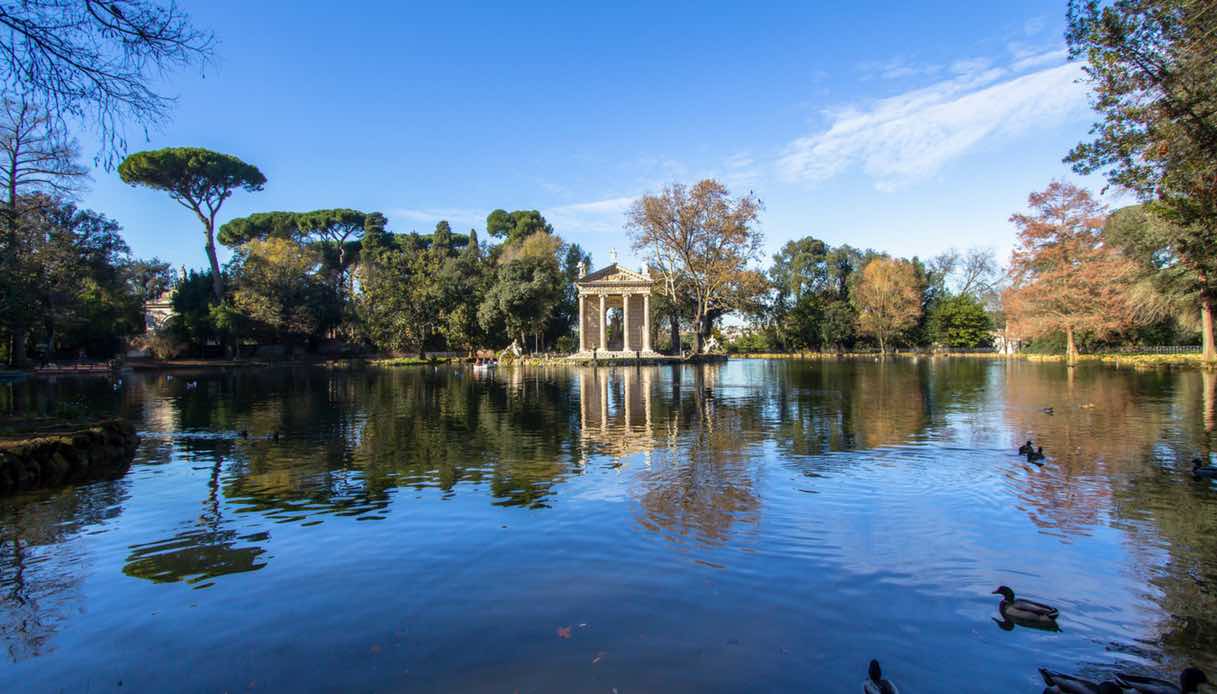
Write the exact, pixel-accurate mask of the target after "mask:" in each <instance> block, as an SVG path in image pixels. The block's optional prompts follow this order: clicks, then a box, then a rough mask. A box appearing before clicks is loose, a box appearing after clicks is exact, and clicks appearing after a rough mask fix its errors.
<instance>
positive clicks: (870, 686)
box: [862, 660, 900, 694]
mask: <svg viewBox="0 0 1217 694" xmlns="http://www.w3.org/2000/svg"><path fill="white" fill-rule="evenodd" d="M862 694H900V690H899V689H897V688H896V685H895V684H892V681H891V680H889V679H884V677H883V670H882V668H880V667H879V661H878V660H871V661H870V667H869V668H867V671H866V681H864V682H863V683H862Z"/></svg>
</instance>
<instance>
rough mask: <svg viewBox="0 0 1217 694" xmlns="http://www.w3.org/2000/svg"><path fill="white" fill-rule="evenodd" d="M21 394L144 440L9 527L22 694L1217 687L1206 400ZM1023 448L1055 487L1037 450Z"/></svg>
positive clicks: (575, 379) (3, 576) (744, 375)
mask: <svg viewBox="0 0 1217 694" xmlns="http://www.w3.org/2000/svg"><path fill="white" fill-rule="evenodd" d="M187 378H191V379H197V381H198V388H197V389H195V390H187V389H186V380H187ZM4 388H6V390H3V391H0V407H3V408H5V409H7V410H10V411H12V410H20V411H25V410H38V409H42V410H46V409H47V408H49V407H51V405H50V403H51V402H52V401H53V400H55V399H58V400H59V401H78V402H80V403H82V404H86V405H88V406H89V407H91V408H92V409H94V410H96V411H110V412H117V413H121V414H123V415H125V416H127V417H129V418H131V419H132V420H134V421H135V422H136V423H137V426H138V428H139V429H140V430H141V432H142V435H143V437H144V438H143V443H142V444H141V446H140V448H139V451H138V453H137V454H136V460H135V464H134V466H133V467H132V469H131V471H130V472H129V473H128V474H127V475H126V476H124V477H123V478H121V479H119V480H116V481H102V482H95V483H92V484H88V485H83V486H80V487H76V488H69V489H64V490H58V491H54V492H42V493H37V494H27V495H23V496H19V497H10V498H6V499H0V592H2V595H0V642H2V645H3V648H4V651H5V652H4V653H3V654H0V658H2V663H0V691H17V690H28V691H61V690H63V691H106V690H115V689H118V688H119V687H122V688H123V689H124V690H126V691H169V690H189V691H226V690H227V691H240V690H246V689H257V690H272V691H276V690H278V691H314V690H315V691H326V690H329V691H335V690H362V691H371V690H375V691H404V690H420V691H458V690H461V691H469V690H473V691H514V690H519V691H521V692H524V691H563V692H566V691H591V692H609V691H612V690H613V689H614V688H615V689H616V690H617V691H618V692H622V693H623V694H624V693H625V692H633V691H742V690H753V691H755V690H783V689H791V690H794V689H798V690H803V691H856V690H857V689H858V686H859V683H860V682H861V680H862V679H863V677H864V675H865V669H866V663H867V661H868V660H869V659H870V658H872V657H875V658H879V659H880V660H881V661H882V662H883V664H884V669H885V670H886V671H887V672H888V673H889V674H890V675H891V676H892V677H893V678H894V679H895V680H896V681H897V683H898V684H899V685H900V686H901V689H902V691H905V692H941V691H969V692H971V691H994V692H997V691H1002V692H1004V691H1027V692H1031V691H1039V690H1040V689H1042V684H1040V683H1039V679H1038V675H1037V674H1036V668H1037V667H1038V666H1041V665H1042V666H1048V667H1052V668H1055V669H1062V670H1068V671H1076V672H1083V673H1095V672H1103V671H1106V670H1109V669H1111V668H1115V667H1119V668H1125V669H1132V670H1141V671H1150V672H1163V671H1176V672H1177V670H1178V669H1179V668H1180V667H1182V666H1183V665H1185V664H1188V663H1196V664H1198V665H1200V666H1201V667H1204V668H1205V669H1206V670H1208V672H1209V673H1210V676H1211V675H1212V674H1217V485H1212V484H1211V483H1201V482H1196V481H1194V480H1192V479H1191V477H1190V475H1189V474H1188V469H1189V465H1188V461H1189V460H1190V459H1191V457H1192V456H1193V455H1196V454H1200V453H1203V452H1205V451H1207V450H1208V449H1209V448H1210V447H1211V446H1212V445H1213V444H1214V443H1217V437H1214V436H1213V434H1212V429H1213V425H1214V418H1215V414H1214V404H1213V400H1214V394H1215V391H1217V378H1214V377H1213V376H1211V375H1202V374H1200V373H1199V372H1193V371H1177V372H1168V371H1154V372H1134V371H1127V370H1115V369H1110V368H1102V367H1098V368H1081V369H1077V370H1075V371H1074V372H1072V373H1070V372H1069V371H1067V370H1066V369H1064V368H1063V367H1060V366H1056V365H1033V364H1023V363H1015V364H1005V363H999V362H988V361H966V360H953V361H938V362H931V361H928V360H922V361H920V362H913V361H907V360H902V361H894V362H889V363H885V364H879V363H873V362H849V363H824V364H819V363H791V362H766V361H733V362H730V363H729V364H726V365H723V366H719V367H704V368H690V367H686V368H679V369H674V368H669V367H655V368H642V369H624V368H617V369H612V370H608V369H601V370H590V369H536V370H505V369H504V370H500V372H499V373H498V374H496V375H494V376H492V377H489V378H482V377H479V376H475V375H474V374H473V372H472V371H470V370H468V369H460V368H450V369H448V368H441V369H437V370H432V369H422V368H418V369H400V370H373V369H369V370H366V371H364V370H356V371H326V370H321V369H299V370H289V369H281V370H271V371H261V372H255V371H248V372H244V371H240V372H231V373H218V372H217V373H199V374H192V375H189V376H184V375H182V374H178V375H176V377H174V378H170V377H169V375H168V374H157V375H150V376H134V377H130V378H128V379H127V382H126V383H125V384H124V385H123V387H122V389H121V390H120V391H117V392H116V391H115V390H114V389H113V388H112V386H111V384H110V383H109V382H108V381H105V380H100V379H98V380H60V381H56V382H53V383H48V382H37V383H30V382H27V383H24V384H20V385H18V386H4ZM1049 405H1051V406H1053V407H1054V408H1055V414H1053V415H1051V416H1050V415H1047V414H1044V413H1042V412H1041V408H1043V407H1045V406H1049ZM242 429H247V430H248V431H249V432H250V434H251V437H250V438H249V439H246V440H243V439H241V438H239V437H238V432H239V431H240V430H242ZM274 431H280V432H282V438H281V440H280V441H279V442H274V441H271V440H269V438H267V436H268V435H269V434H270V433H271V432H274ZM1028 436H1033V437H1034V438H1035V439H1036V440H1037V441H1040V442H1041V443H1042V444H1043V445H1044V446H1045V447H1046V450H1047V452H1048V454H1049V460H1048V462H1047V464H1046V465H1045V466H1044V467H1043V468H1042V469H1039V468H1036V467H1034V466H1031V465H1028V464H1027V463H1026V462H1025V461H1024V460H1022V459H1021V458H1020V457H1019V456H1017V455H1015V454H1014V452H1013V451H1014V448H1015V447H1016V446H1017V445H1018V443H1019V442H1021V441H1022V440H1023V439H1024V438H1026V437H1028ZM999 584H1008V585H1010V586H1012V587H1013V588H1014V589H1015V590H1016V591H1017V592H1019V593H1020V594H1024V595H1026V596H1028V597H1034V598H1039V599H1042V600H1046V601H1049V602H1052V603H1053V604H1055V605H1057V606H1058V607H1060V608H1061V612H1062V617H1061V620H1060V626H1061V631H1060V632H1059V633H1048V632H1040V631H1034V630H1028V629H1024V628H1018V627H1016V628H1014V629H1013V630H1011V631H1006V630H1003V629H1001V628H999V626H998V625H997V624H996V623H995V620H994V619H993V618H994V617H995V616H996V604H997V603H996V600H997V599H996V597H995V596H992V595H990V592H991V591H992V590H993V589H994V588H995V587H996V586H997V585H999Z"/></svg>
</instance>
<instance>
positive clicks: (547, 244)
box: [478, 233, 566, 347]
mask: <svg viewBox="0 0 1217 694" xmlns="http://www.w3.org/2000/svg"><path fill="white" fill-rule="evenodd" d="M562 246H563V244H562V239H560V238H558V237H557V236H554V235H552V234H549V233H542V234H532V235H530V236H527V237H523V238H517V240H516V241H514V242H508V243H506V244H504V246H503V249H502V252H501V253H500V255H499V260H498V262H499V264H498V266H497V267H496V268H495V277H494V283H493V284H492V285H491V286H490V288H489V289H488V290H487V292H486V296H485V298H484V299H483V300H482V303H481V306H480V307H479V308H478V322H479V323H480V324H481V326H482V328H483V329H484V330H486V331H487V332H491V331H492V329H493V328H494V326H495V325H497V324H500V323H501V324H503V325H505V326H506V328H507V334H508V336H509V337H511V338H513V339H518V340H520V343H521V344H522V345H527V344H528V336H529V335H532V336H533V337H534V342H533V344H534V347H537V346H539V342H540V336H541V333H542V331H543V329H544V326H545V324H546V323H547V322H548V321H549V320H550V318H552V317H553V315H554V311H555V309H556V308H557V306H558V304H559V303H560V302H561V301H562V297H563V293H564V289H565V285H566V277H565V275H564V274H563V272H562V267H561V265H560V264H559V262H558V255H559V253H560V251H561V249H562Z"/></svg>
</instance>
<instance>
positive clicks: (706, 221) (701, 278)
mask: <svg viewBox="0 0 1217 694" xmlns="http://www.w3.org/2000/svg"><path fill="white" fill-rule="evenodd" d="M762 209H763V206H762V205H761V201H760V200H758V199H757V198H756V196H754V195H753V194H752V193H751V192H749V193H748V195H745V196H741V197H738V198H736V197H732V195H731V193H730V191H728V190H727V187H726V186H725V185H723V184H722V183H720V182H718V181H716V180H714V179H706V180H703V181H699V182H698V183H696V184H694V185H693V186H692V187H688V186H685V185H682V184H679V183H677V184H673V185H670V186H667V187H666V188H664V189H663V190H662V191H661V192H660V193H659V194H657V195H644V196H642V197H641V198H639V199H638V200H636V201H634V204H632V205H631V206H630V209H629V211H628V212H626V227H627V228H628V229H629V230H630V235H631V238H632V239H633V242H634V249H635V250H637V251H641V252H643V253H645V254H646V255H647V256H648V258H647V260H648V264H649V265H650V267H651V268H652V269H654V270H655V271H657V272H658V273H659V275H660V278H659V279H660V280H662V284H663V292H664V295H665V296H666V297H667V298H668V299H669V300H670V301H672V302H674V303H677V304H679V303H682V302H683V301H689V302H690V303H692V307H691V308H692V311H691V312H690V313H692V316H693V336H694V341H693V351H694V352H696V353H700V352H701V349H702V336H703V335H705V333H706V331H707V328H708V324H709V322H710V321H711V320H712V319H713V317H714V316H715V315H716V314H719V313H722V312H724V311H731V310H739V309H741V308H744V307H745V306H746V304H747V303H748V302H749V301H750V300H751V297H752V296H754V295H755V294H757V293H759V292H761V291H763V290H764V288H765V287H766V284H765V282H764V278H763V277H761V275H760V274H759V273H757V272H756V271H755V270H752V269H751V268H750V267H749V266H750V265H751V264H752V263H753V262H755V261H756V260H758V259H759V258H760V253H761V245H762V242H763V240H764V239H763V237H762V236H761V233H760V231H758V230H756V229H755V228H754V227H755V225H756V222H757V219H758V218H759V216H760V213H761V210H762ZM678 339H679V338H678V337H677V340H678ZM676 344H678V345H679V342H677V343H676ZM676 349H679V347H677V348H676Z"/></svg>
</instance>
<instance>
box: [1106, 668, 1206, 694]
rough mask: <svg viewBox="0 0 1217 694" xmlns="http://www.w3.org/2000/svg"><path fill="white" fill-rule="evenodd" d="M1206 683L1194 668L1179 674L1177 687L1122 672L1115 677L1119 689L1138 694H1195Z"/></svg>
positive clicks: (1203, 675) (1158, 680) (1202, 673)
mask: <svg viewBox="0 0 1217 694" xmlns="http://www.w3.org/2000/svg"><path fill="white" fill-rule="evenodd" d="M1208 681H1209V678H1208V677H1207V676H1205V674H1204V672H1203V671H1202V670H1200V669H1199V668H1194V667H1189V668H1184V670H1183V672H1181V673H1179V684H1178V685H1177V686H1176V685H1175V683H1174V682H1167V681H1166V680H1160V679H1155V678H1153V677H1144V676H1142V675H1129V674H1125V673H1123V672H1121V673H1118V674H1117V675H1116V682H1118V683H1119V685H1120V686H1121V687H1124V688H1125V689H1131V690H1132V691H1134V692H1139V693H1140V694H1195V692H1199V691H1200V685H1202V684H1208Z"/></svg>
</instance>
